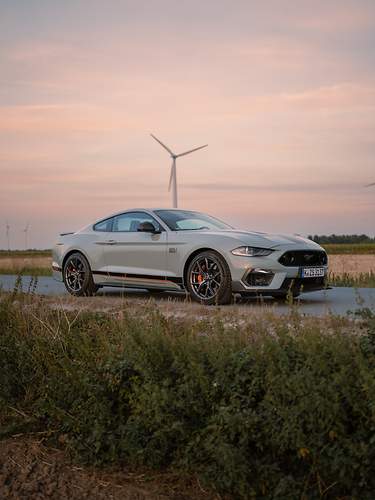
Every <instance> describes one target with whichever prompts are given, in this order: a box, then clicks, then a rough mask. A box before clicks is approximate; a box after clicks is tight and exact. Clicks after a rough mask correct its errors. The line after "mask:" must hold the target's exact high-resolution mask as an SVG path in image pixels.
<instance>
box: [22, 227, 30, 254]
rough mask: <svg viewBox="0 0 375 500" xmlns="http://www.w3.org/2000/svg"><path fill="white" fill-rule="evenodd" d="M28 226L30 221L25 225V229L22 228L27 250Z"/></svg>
mask: <svg viewBox="0 0 375 500" xmlns="http://www.w3.org/2000/svg"><path fill="white" fill-rule="evenodd" d="M29 228H30V222H28V223H27V224H26V226H25V229H23V232H24V233H25V250H27V237H28V233H29Z"/></svg>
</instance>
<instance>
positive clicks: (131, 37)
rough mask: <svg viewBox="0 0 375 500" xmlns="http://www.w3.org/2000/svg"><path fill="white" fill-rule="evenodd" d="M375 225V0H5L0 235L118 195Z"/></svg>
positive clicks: (65, 220)
mask: <svg viewBox="0 0 375 500" xmlns="http://www.w3.org/2000/svg"><path fill="white" fill-rule="evenodd" d="M150 132H153V133H154V134H155V135H157V136H158V137H160V138H161V139H162V140H163V141H165V142H166V143H167V144H168V145H169V146H171V147H172V149H175V150H176V151H177V152H179V151H184V150H185V149H190V148H191V147H194V146H199V145H201V144H205V143H208V144H209V147H208V148H206V149H204V150H202V151H199V152H197V153H194V154H193V155H191V156H187V157H184V158H181V159H180V160H179V161H178V165H177V166H178V183H179V201H180V206H181V207H183V208H188V209H197V210H202V211H206V212H209V213H211V214H213V215H216V216H218V217H220V218H223V219H226V220H228V221H229V222H231V223H233V224H234V225H238V226H241V227H244V228H248V229H255V230H265V231H272V232H276V231H277V232H289V233H301V234H309V233H333V232H336V233H360V232H365V233H368V234H371V235H373V234H374V233H375V188H368V189H365V188H363V185H364V184H366V183H370V182H375V2H374V0H330V1H328V0H314V1H311V0H264V1H263V2H259V1H252V0H244V1H239V0H228V1H227V0H225V1H224V0H199V1H198V0H189V1H182V0H181V1H176V0H174V1H170V0H158V1H154V0H148V1H146V0H132V1H131V0H123V1H121V0H106V1H103V0H101V1H97V0H86V1H83V0H81V1H80V0H64V1H61V0H44V1H42V0H0V174H1V177H0V215H1V218H0V224H1V226H0V248H4V247H6V237H5V224H6V221H7V220H8V221H9V224H10V226H11V244H12V246H13V247H19V248H22V247H23V245H24V243H23V233H22V229H23V227H24V226H25V224H26V223H27V222H30V242H29V243H30V245H29V246H31V247H39V248H40V247H42V248H43V247H51V245H52V244H53V242H54V236H55V234H56V233H58V232H60V231H64V230H75V229H78V228H80V227H81V226H83V225H85V224H87V223H88V222H90V221H92V220H95V219H96V218H98V217H100V216H102V215H105V214H107V213H111V212H114V211H117V210H121V209H123V208H132V207H142V206H170V204H171V196H170V193H168V190H167V185H168V177H169V168H170V159H169V158H168V155H167V154H166V152H165V151H163V150H162V149H161V148H160V146H159V145H158V144H157V143H156V142H155V141H153V140H152V139H151V138H150V136H149V133H150Z"/></svg>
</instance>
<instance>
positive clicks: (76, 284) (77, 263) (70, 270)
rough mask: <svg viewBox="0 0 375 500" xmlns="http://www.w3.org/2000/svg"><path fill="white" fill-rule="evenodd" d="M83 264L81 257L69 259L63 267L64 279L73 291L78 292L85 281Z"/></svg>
mask: <svg viewBox="0 0 375 500" xmlns="http://www.w3.org/2000/svg"><path fill="white" fill-rule="evenodd" d="M85 274H86V272H85V266H84V264H83V262H82V261H81V259H78V258H76V257H75V258H74V259H71V260H69V262H68V264H67V266H66V269H65V281H66V283H67V285H68V287H69V288H70V289H71V290H73V291H74V292H79V291H80V290H81V289H82V287H83V283H84V281H85Z"/></svg>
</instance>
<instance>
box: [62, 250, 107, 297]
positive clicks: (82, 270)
mask: <svg viewBox="0 0 375 500" xmlns="http://www.w3.org/2000/svg"><path fill="white" fill-rule="evenodd" d="M63 279H64V284H65V287H66V289H67V290H68V292H69V293H70V294H72V295H75V296H76V297H80V296H83V295H86V296H88V295H94V294H95V293H96V292H97V291H98V289H99V288H100V287H99V286H98V285H95V283H94V280H93V277H92V273H91V269H90V265H89V263H88V262H87V259H86V257H84V256H83V255H82V254H81V253H79V252H76V253H73V254H72V255H70V256H69V257H68V259H67V260H66V262H65V264H64V269H63Z"/></svg>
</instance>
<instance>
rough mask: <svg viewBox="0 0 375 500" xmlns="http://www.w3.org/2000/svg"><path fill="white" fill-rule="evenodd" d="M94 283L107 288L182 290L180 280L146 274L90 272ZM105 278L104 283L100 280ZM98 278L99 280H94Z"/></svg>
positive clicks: (181, 281)
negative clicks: (99, 283)
mask: <svg viewBox="0 0 375 500" xmlns="http://www.w3.org/2000/svg"><path fill="white" fill-rule="evenodd" d="M92 274H93V277H94V280H95V282H99V281H100V282H101V284H103V285H107V286H112V285H114V286H128V287H132V288H160V289H163V290H183V288H184V287H183V280H182V278H177V277H173V276H168V277H166V276H154V275H146V274H130V273H128V274H127V273H116V272H108V271H92ZM100 277H102V278H105V282H103V281H101V280H100ZM95 278H99V279H95Z"/></svg>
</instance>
